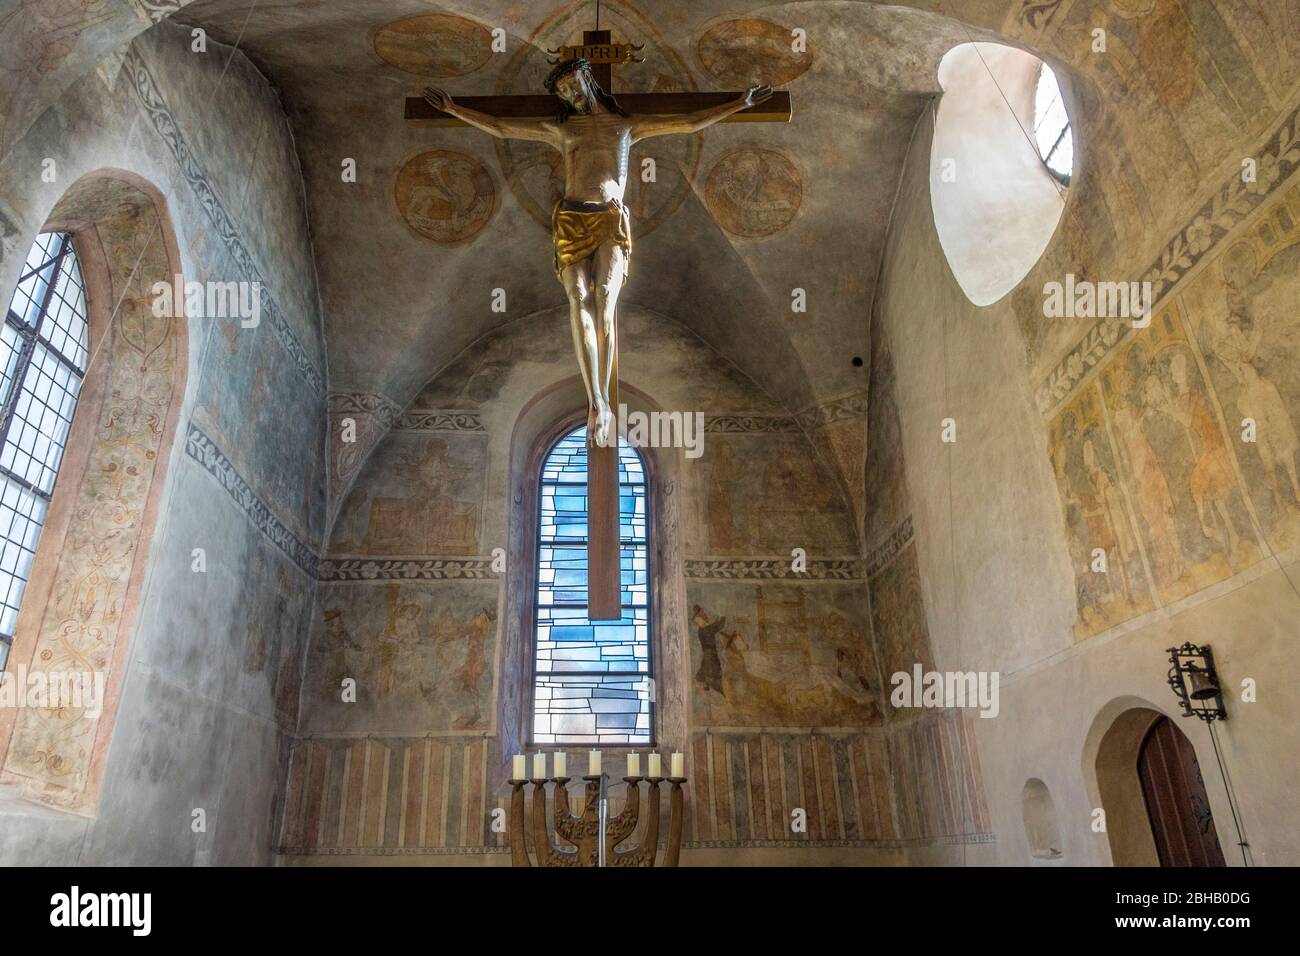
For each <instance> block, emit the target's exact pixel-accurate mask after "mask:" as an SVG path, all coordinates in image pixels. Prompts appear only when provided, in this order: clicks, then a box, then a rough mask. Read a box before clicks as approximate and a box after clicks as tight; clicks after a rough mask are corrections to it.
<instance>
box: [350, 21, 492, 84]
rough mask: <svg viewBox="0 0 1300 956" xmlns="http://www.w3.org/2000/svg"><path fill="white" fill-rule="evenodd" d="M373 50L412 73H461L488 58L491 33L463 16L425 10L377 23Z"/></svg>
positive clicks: (457, 74) (460, 74) (480, 64)
mask: <svg viewBox="0 0 1300 956" xmlns="http://www.w3.org/2000/svg"><path fill="white" fill-rule="evenodd" d="M375 52H376V53H378V54H379V56H380V57H381V58H383V59H384V60H385V61H386V62H388V63H391V64H392V65H393V66H395V67H397V68H398V69H399V70H405V71H406V72H407V73H414V74H415V75H416V76H430V77H450V76H464V75H465V74H466V73H473V72H474V71H475V70H477V69H478V68H479V67H481V66H483V65H484V64H485V63H487V61H488V60H489V59H490V58H491V56H492V34H490V33H489V32H488V31H487V30H486V29H485V28H484V27H482V26H479V24H477V23H475V22H474V21H473V20H466V19H465V18H464V17H454V16H449V15H447V14H440V13H433V14H425V15H422V16H416V17H406V18H405V19H402V20H394V21H393V22H392V23H387V24H385V25H384V26H382V27H380V28H379V29H378V30H377V31H376V32H375Z"/></svg>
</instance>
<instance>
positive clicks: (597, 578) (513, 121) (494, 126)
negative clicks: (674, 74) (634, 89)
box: [406, 30, 790, 621]
mask: <svg viewBox="0 0 1300 956" xmlns="http://www.w3.org/2000/svg"><path fill="white" fill-rule="evenodd" d="M638 49H639V47H636V46H634V45H632V44H627V43H613V42H611V37H610V32H609V31H608V30H587V31H585V32H584V33H583V35H582V45H581V46H566V47H561V48H560V49H559V50H552V51H549V52H551V53H552V54H555V55H556V59H553V60H552V61H551V62H553V63H555V64H556V66H555V69H554V70H552V71H551V74H550V76H548V77H547V78H546V89H547V90H548V91H549V92H550V93H551V94H554V95H547V96H469V97H465V98H464V99H461V100H453V99H452V98H451V96H450V95H449V94H448V93H446V92H445V91H443V90H440V89H433V88H430V89H426V90H425V93H424V96H423V97H409V98H408V99H407V100H406V119H407V122H409V123H411V124H413V125H418V126H473V127H475V128H477V129H480V130H482V131H483V132H485V133H488V134H490V135H492V136H495V137H497V138H499V139H524V140H533V141H535V142H541V143H546V144H547V145H548V146H551V147H553V148H554V149H557V150H559V152H560V153H561V155H562V156H563V157H564V198H562V199H561V200H560V201H559V202H558V203H557V204H556V206H555V210H554V213H553V214H552V218H551V232H552V239H553V244H554V247H555V275H556V278H558V279H559V280H560V283H561V284H562V285H563V286H564V291H565V294H566V295H567V297H568V299H569V322H570V326H571V328H572V332H573V345H574V350H575V351H576V352H577V355H578V366H579V368H580V369H581V370H582V380H583V384H584V385H585V386H586V389H587V401H588V405H587V616H588V618H589V619H590V620H593V621H616V620H619V619H620V617H621V616H622V607H621V605H622V602H621V600H620V591H621V573H620V566H621V562H620V550H619V493H618V491H619V489H618V422H617V419H616V415H617V410H618V323H617V319H616V307H617V304H618V294H619V292H620V291H621V289H622V287H623V282H624V280H625V279H626V277H627V271H628V262H629V259H630V257H631V253H632V231H631V221H630V217H629V215H628V210H627V207H626V206H625V205H624V204H623V196H624V193H625V191H626V189H627V173H628V159H629V154H630V151H631V148H632V145H633V144H634V143H636V142H638V141H639V140H642V139H648V138H649V137H651V136H668V135H673V134H683V133H695V132H698V131H699V130H702V129H705V128H707V127H709V126H712V125H713V124H714V123H720V122H759V123H762V122H778V123H783V122H788V121H789V119H790V94H789V93H785V92H775V91H773V90H772V88H771V87H768V86H755V87H751V88H750V89H749V90H746V91H745V92H743V93H629V94H624V95H622V96H621V97H620V98H619V99H615V98H614V94H613V67H614V65H615V64H618V63H633V62H639V61H637V59H636V51H637V50H638ZM557 97H558V102H557V99H556V98H557Z"/></svg>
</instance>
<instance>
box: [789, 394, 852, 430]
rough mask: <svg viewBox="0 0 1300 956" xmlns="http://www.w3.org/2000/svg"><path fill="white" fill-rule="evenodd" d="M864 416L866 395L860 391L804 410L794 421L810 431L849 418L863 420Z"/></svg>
mask: <svg viewBox="0 0 1300 956" xmlns="http://www.w3.org/2000/svg"><path fill="white" fill-rule="evenodd" d="M866 415H867V393H866V391H861V392H854V393H852V394H851V395H845V396H843V397H841V398H836V399H832V400H831V401H829V402H823V403H822V404H821V405H814V406H813V407H811V408H806V409H804V410H803V411H802V412H799V414H797V415H795V421H796V422H797V423H798V424H799V425H800V426H801V427H802V428H805V429H809V430H811V429H813V428H820V427H822V426H825V425H833V424H834V423H836V422H842V421H845V420H847V419H850V418H865V417H866Z"/></svg>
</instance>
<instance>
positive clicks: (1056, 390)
mask: <svg viewBox="0 0 1300 956" xmlns="http://www.w3.org/2000/svg"><path fill="white" fill-rule="evenodd" d="M1255 160H1256V165H1255V176H1256V179H1255V182H1253V183H1243V182H1242V181H1241V175H1240V173H1236V174H1234V175H1233V176H1231V177H1230V178H1229V179H1228V181H1227V182H1226V183H1224V184H1223V185H1222V186H1220V187H1219V189H1218V190H1217V191H1216V192H1215V193H1214V195H1213V196H1211V197H1210V198H1209V199H1208V200H1206V202H1205V203H1204V204H1203V205H1202V206H1201V208H1200V209H1199V210H1198V211H1197V212H1196V213H1195V214H1194V215H1193V216H1192V218H1191V220H1190V221H1189V222H1188V223H1187V224H1186V225H1185V226H1183V227H1182V228H1181V229H1179V230H1178V233H1177V234H1176V235H1175V236H1174V237H1173V238H1172V239H1171V240H1170V241H1169V242H1168V243H1167V244H1166V246H1165V249H1164V251H1163V252H1161V254H1160V257H1159V258H1158V259H1157V260H1156V261H1155V262H1154V263H1152V265H1151V266H1150V267H1148V268H1147V270H1146V271H1145V272H1144V273H1143V275H1142V280H1141V281H1144V282H1150V283H1151V299H1152V302H1151V308H1152V311H1153V312H1154V311H1156V310H1157V309H1158V308H1159V306H1160V305H1161V303H1162V299H1163V297H1164V296H1166V295H1168V294H1169V293H1170V292H1171V291H1172V290H1173V289H1174V288H1175V287H1177V285H1178V283H1179V282H1180V281H1182V279H1183V277H1184V276H1185V275H1187V273H1188V272H1190V271H1191V270H1192V269H1193V268H1194V267H1195V266H1196V265H1197V264H1199V263H1200V262H1201V261H1202V260H1203V259H1205V258H1206V257H1207V256H1209V255H1210V254H1211V253H1212V252H1215V251H1216V250H1217V249H1218V246H1219V244H1220V243H1221V242H1222V241H1223V239H1224V237H1225V236H1227V235H1228V233H1229V232H1231V231H1232V230H1233V229H1234V228H1235V227H1236V226H1237V225H1238V224H1239V223H1240V222H1241V221H1242V220H1243V219H1245V218H1246V217H1247V216H1249V215H1250V214H1251V213H1253V212H1254V211H1255V210H1256V209H1258V208H1259V207H1260V206H1261V205H1263V204H1264V202H1265V201H1266V200H1267V199H1268V198H1269V197H1270V196H1271V195H1272V194H1273V192H1274V191H1275V190H1276V189H1277V188H1278V186H1279V185H1281V184H1284V183H1286V182H1287V181H1288V180H1289V179H1290V178H1291V174H1292V173H1293V172H1295V171H1296V169H1297V168H1300V107H1297V108H1296V109H1294V110H1292V111H1291V114H1290V116H1288V117H1287V118H1286V119H1285V120H1284V121H1283V122H1282V123H1281V125H1280V126H1278V128H1277V129H1275V130H1274V131H1273V132H1272V133H1271V134H1270V135H1269V139H1268V141H1267V142H1266V144H1265V146H1264V148H1263V149H1262V150H1260V151H1258V155H1257V156H1256V157H1255ZM1132 331H1133V327H1132V323H1131V322H1127V321H1123V320H1117V319H1100V320H1098V321H1097V322H1096V323H1095V324H1094V325H1093V326H1092V328H1091V329H1089V330H1088V332H1087V333H1086V334H1085V335H1084V337H1083V339H1082V340H1080V341H1079V343H1078V344H1077V345H1075V346H1074V348H1072V349H1071V350H1070V351H1069V352H1068V353H1067V354H1066V355H1065V357H1064V358H1062V359H1061V361H1060V362H1058V363H1057V365H1056V367H1055V368H1054V369H1052V371H1051V372H1049V373H1048V375H1047V377H1046V378H1045V379H1044V381H1043V383H1042V384H1041V385H1040V386H1039V387H1038V389H1037V390H1036V392H1035V393H1034V399H1035V402H1036V404H1037V405H1038V410H1039V412H1040V413H1041V414H1043V415H1044V416H1047V415H1048V414H1049V413H1050V412H1051V411H1052V410H1053V409H1054V408H1055V407H1056V406H1058V405H1060V404H1061V402H1062V401H1064V400H1065V399H1066V398H1067V397H1068V396H1069V395H1070V394H1071V393H1072V392H1073V391H1074V390H1075V389H1076V388H1077V387H1078V386H1079V385H1080V384H1081V383H1082V381H1083V379H1084V377H1085V376H1087V374H1088V373H1089V372H1091V371H1092V369H1094V368H1095V367H1096V366H1097V365H1099V364H1100V363H1101V361H1102V360H1103V359H1104V358H1105V357H1106V356H1107V355H1108V354H1109V353H1110V352H1111V351H1112V350H1113V349H1114V348H1115V346H1117V345H1118V344H1119V343H1120V342H1122V341H1124V339H1125V338H1127V336H1128V335H1130V334H1131V333H1132Z"/></svg>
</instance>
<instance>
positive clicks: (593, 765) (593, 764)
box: [587, 750, 600, 777]
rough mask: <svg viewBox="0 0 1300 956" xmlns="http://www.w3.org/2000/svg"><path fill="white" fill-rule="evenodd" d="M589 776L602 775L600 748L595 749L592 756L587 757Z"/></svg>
mask: <svg viewBox="0 0 1300 956" xmlns="http://www.w3.org/2000/svg"><path fill="white" fill-rule="evenodd" d="M587 776H589V777H599V776H600V751H599V750H593V751H592V752H591V754H590V756H588V757H587Z"/></svg>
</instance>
